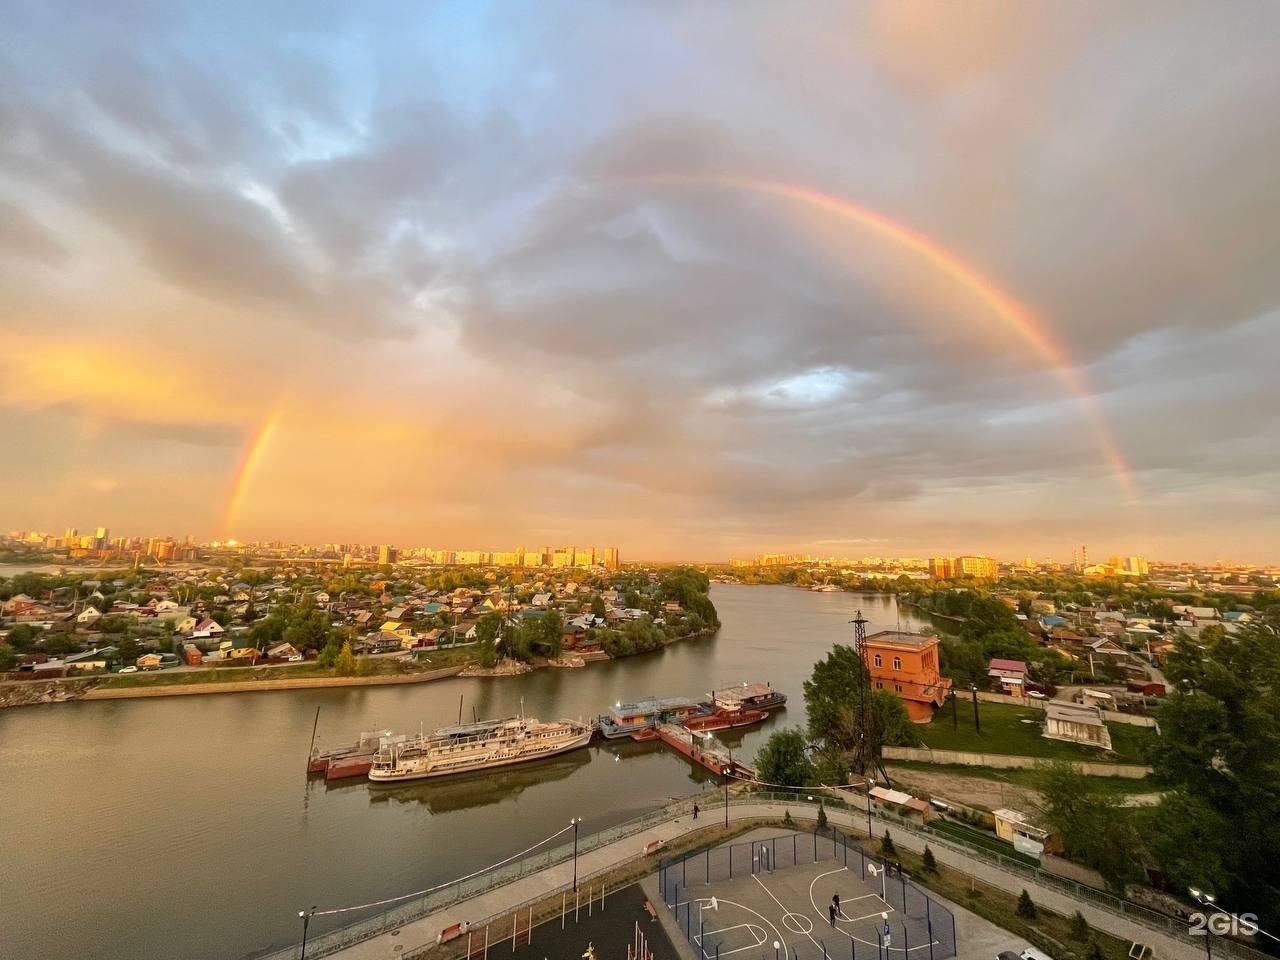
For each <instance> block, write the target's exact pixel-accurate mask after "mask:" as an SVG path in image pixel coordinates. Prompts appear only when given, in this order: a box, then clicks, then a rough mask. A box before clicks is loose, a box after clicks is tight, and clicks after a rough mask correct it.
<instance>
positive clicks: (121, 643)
mask: <svg viewBox="0 0 1280 960" xmlns="http://www.w3.org/2000/svg"><path fill="white" fill-rule="evenodd" d="M115 648H116V650H118V651H119V652H120V662H121V663H122V664H124V665H125V666H128V665H129V664H131V663H134V662H135V661H136V660H137V659H138V657H139V656H141V655H142V645H141V644H140V643H138V641H137V640H135V639H133V637H131V636H129V635H128V634H127V633H126V634H125V635H124V636H122V637H120V638H119V639H118V640H116V642H115Z"/></svg>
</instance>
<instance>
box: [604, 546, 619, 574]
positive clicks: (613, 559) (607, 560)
mask: <svg viewBox="0 0 1280 960" xmlns="http://www.w3.org/2000/svg"><path fill="white" fill-rule="evenodd" d="M618 566H619V560H618V548H617V547H605V548H604V567H605V569H606V570H617V569H618Z"/></svg>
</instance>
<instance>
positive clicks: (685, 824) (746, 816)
mask: <svg viewBox="0 0 1280 960" xmlns="http://www.w3.org/2000/svg"><path fill="white" fill-rule="evenodd" d="M788 809H790V810H791V811H792V812H793V814H794V815H799V816H805V815H806V814H811V813H812V805H810V804H806V803H798V804H791V805H789V806H788V805H786V804H782V803H760V802H752V801H747V800H745V799H744V800H743V801H741V802H737V803H734V804H733V805H732V806H731V807H730V820H731V821H740V820H757V819H766V818H781V817H782V815H783V813H784V812H785V811H786V810H788ZM717 814H718V816H717ZM723 818H724V808H723V807H719V808H716V807H712V808H711V809H709V810H704V811H703V813H702V816H701V817H699V820H698V822H697V823H696V824H695V823H694V822H693V820H692V818H691V817H690V816H689V815H688V814H681V815H678V816H676V817H674V818H673V819H671V820H666V821H663V822H661V823H659V824H656V825H654V826H652V827H648V828H645V829H643V830H641V831H640V832H638V833H636V834H634V835H632V836H630V837H624V838H622V839H620V840H617V841H614V842H613V843H610V844H606V845H604V846H601V847H598V848H596V849H594V850H591V851H590V852H588V853H583V854H581V855H580V856H579V857H578V886H579V889H580V890H583V891H584V892H583V896H584V897H585V888H586V887H587V886H588V885H590V884H591V883H592V882H593V880H594V878H595V877H596V876H598V875H600V874H603V873H607V872H609V871H611V870H613V869H614V868H616V867H619V866H621V865H623V864H625V863H627V862H629V861H631V860H634V859H636V858H637V857H639V856H641V855H642V853H643V852H644V849H645V847H646V845H647V844H650V843H651V842H653V841H661V842H662V843H664V844H665V843H670V842H671V841H673V840H675V839H677V838H679V837H683V836H685V835H687V834H689V833H692V832H694V831H696V830H699V829H701V828H702V827H704V826H707V825H712V824H716V823H723V822H724V819H723ZM827 818H828V820H829V821H830V822H831V823H832V824H833V825H834V826H837V827H840V828H842V829H844V830H846V831H847V832H849V833H851V834H853V833H857V834H861V833H863V832H865V831H866V823H867V821H866V817H865V815H858V814H851V813H848V812H846V811H843V810H832V809H830V808H828V810H827ZM885 829H886V825H885V824H884V823H882V822H880V821H878V820H877V821H875V822H874V824H873V835H874V836H875V837H879V836H881V835H883V833H884V832H885ZM888 830H889V831H890V832H891V833H892V834H893V841H894V843H895V844H896V845H898V846H900V847H903V848H904V849H907V850H911V851H914V852H920V851H922V850H923V849H924V846H925V841H926V838H925V837H923V836H920V835H917V834H913V833H910V832H908V831H907V830H906V829H905V828H903V827H901V826H898V825H896V824H889V825H888ZM930 845H931V847H932V849H933V853H934V856H935V857H936V858H937V860H938V862H939V863H945V864H947V865H948V866H951V867H954V868H956V869H957V870H960V871H962V872H964V873H966V874H968V875H970V876H973V877H976V878H977V879H979V880H982V881H984V882H986V883H988V884H990V885H991V886H993V887H997V888H999V889H1001V890H1005V891H1008V892H1009V893H1012V894H1014V895H1017V894H1018V893H1019V892H1020V891H1021V890H1022V889H1024V888H1025V889H1026V890H1027V891H1028V892H1029V893H1030V894H1031V898H1032V899H1033V900H1034V901H1035V902H1036V903H1037V904H1039V905H1041V906H1044V907H1047V908H1048V909H1050V910H1054V911H1057V912H1058V913H1062V914H1065V915H1067V916H1070V915H1071V914H1072V913H1074V912H1075V911H1077V910H1079V911H1080V912H1081V913H1082V914H1084V917H1085V919H1086V920H1088V921H1089V925H1090V926H1092V927H1095V928H1097V929H1099V930H1104V931H1106V932H1107V933H1110V934H1112V935H1113V936H1116V937H1119V938H1121V939H1122V940H1125V941H1137V942H1139V943H1144V944H1146V945H1148V946H1149V947H1150V948H1151V950H1152V953H1151V956H1153V957H1154V958H1156V960H1203V953H1204V951H1203V948H1202V947H1201V946H1200V945H1198V944H1193V943H1190V942H1187V941H1183V940H1179V939H1177V938H1175V937H1172V936H1169V935H1168V934H1164V933H1160V932H1159V931H1156V930H1152V929H1151V928H1149V927H1147V926H1144V925H1143V924H1141V923H1138V922H1136V921H1133V920H1129V919H1127V918H1125V917H1122V916H1119V915H1117V914H1114V913H1111V912H1110V911H1108V910H1104V909H1102V908H1101V907H1097V906H1094V905H1092V904H1090V903H1088V902H1085V901H1079V900H1075V899H1073V898H1072V897H1071V896H1069V895H1068V894H1066V893H1063V892H1061V891H1059V890H1056V889H1052V888H1050V887H1045V886H1041V885H1040V884H1038V883H1036V882H1034V881H1033V880H1031V879H1029V878H1027V877H1024V876H1022V875H1021V874H1017V873H1014V872H1012V871H1006V870H1004V869H1002V868H1000V867H998V866H995V865H993V864H989V863H986V862H984V861H982V860H976V859H971V858H970V857H968V856H966V855H965V854H963V853H960V852H959V851H956V850H953V849H951V848H949V847H947V846H945V845H943V842H942V841H941V840H937V839H932V840H931V844H930ZM572 883H573V863H572V861H569V862H565V863H561V864H558V865H556V866H553V867H548V868H547V869H546V870H543V871H541V872H539V873H534V874H530V875H528V876H525V877H520V878H519V879H516V880H513V881H512V882H511V883H508V884H505V885H503V886H501V887H496V888H494V889H492V890H489V891H487V892H485V893H482V894H479V895H478V896H475V897H472V898H470V899H469V900H465V901H463V902H461V903H456V904H453V905H452V906H449V907H445V908H443V909H441V910H439V911H437V912H435V913H432V914H429V915H427V916H425V917H423V918H421V919H418V920H414V921H411V922H409V923H407V924H405V925H404V926H402V927H399V928H397V929H395V930H392V931H388V932H386V933H381V934H378V935H377V936H374V937H371V938H369V939H368V940H364V941H362V942H360V943H356V944H353V945H351V946H349V947H346V948H344V949H341V950H337V951H334V952H332V953H327V954H321V953H319V952H316V953H314V954H313V953H312V948H311V947H309V948H308V950H307V954H308V956H317V957H319V956H338V957H342V958H343V960H398V958H402V957H404V956H406V955H408V956H411V955H412V954H413V953H414V952H415V951H417V950H421V949H423V948H425V947H429V946H431V945H433V944H435V942H436V937H437V935H438V934H439V933H440V931H441V930H443V929H445V928H446V927H449V926H451V925H452V924H455V923H461V922H468V923H470V924H471V925H472V926H473V927H479V926H481V925H482V924H483V922H484V921H485V920H488V919H490V918H495V917H498V916H500V915H501V914H503V913H505V912H506V911H508V910H510V909H511V908H512V907H514V906H516V905H517V904H521V903H525V902H526V901H531V900H535V899H542V898H546V897H551V896H554V895H558V894H561V893H562V892H565V891H569V890H570V889H571V887H572ZM568 896H569V903H570V904H572V893H569V894H568ZM958 916H959V914H957V917H958ZM958 932H962V931H958ZM316 946H319V944H316ZM959 946H960V955H961V956H962V957H966V956H971V955H972V954H971V953H970V951H969V950H968V949H966V946H965V944H964V943H963V942H962V943H961V944H960V945H959Z"/></svg>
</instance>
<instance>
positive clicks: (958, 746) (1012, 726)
mask: <svg viewBox="0 0 1280 960" xmlns="http://www.w3.org/2000/svg"><path fill="white" fill-rule="evenodd" d="M953 709H954V710H955V713H954V720H953V713H952V711H953ZM978 711H979V720H980V726H981V732H979V730H978V729H977V727H975V725H974V720H973V704H972V703H969V702H961V701H957V702H956V703H954V704H952V705H949V706H946V707H944V708H943V709H942V710H940V711H938V714H937V715H936V716H935V717H934V719H933V722H932V723H930V724H928V725H927V726H924V727H922V728H921V729H920V734H921V736H922V738H923V739H924V743H925V746H928V747H932V748H933V749H935V750H963V751H967V752H973V753H1001V754H1009V755H1014V756H1023V757H1043V758H1045V759H1046V760H1097V761H1101V762H1107V761H1113V762H1117V763H1145V762H1146V749H1147V747H1148V745H1150V744H1151V743H1153V742H1154V741H1155V738H1156V734H1155V731H1154V730H1151V729H1150V728H1148V727H1135V726H1130V725H1128V724H1119V723H1111V724H1108V725H1107V727H1108V729H1109V730H1110V731H1111V746H1112V751H1113V752H1112V753H1103V752H1102V751H1101V750H1099V749H1097V748H1096V747H1085V746H1082V745H1080V744H1075V743H1064V742H1063V741H1061V740H1048V739H1046V738H1045V737H1043V736H1041V733H1040V729H1041V728H1040V721H1041V720H1042V719H1043V717H1044V712H1043V711H1041V710H1035V709H1030V708H1025V707H1018V706H1014V705H1012V704H1004V703H982V702H979V704H978ZM953 724H954V728H953Z"/></svg>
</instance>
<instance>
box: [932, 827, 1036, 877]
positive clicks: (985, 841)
mask: <svg viewBox="0 0 1280 960" xmlns="http://www.w3.org/2000/svg"><path fill="white" fill-rule="evenodd" d="M929 829H930V830H932V831H934V832H935V833H940V834H942V835H943V836H944V837H950V838H951V839H952V840H958V841H960V842H961V843H967V844H969V845H970V846H972V847H982V848H983V849H984V850H990V851H991V852H992V853H998V854H1000V856H1002V857H1008V858H1009V859H1010V860H1017V861H1019V862H1021V863H1025V864H1026V865H1027V866H1029V867H1038V866H1040V861H1039V860H1037V859H1036V858H1035V857H1029V856H1027V855H1026V854H1025V853H1019V852H1018V851H1017V850H1015V849H1013V845H1012V844H1009V843H1005V842H1004V841H1003V840H1001V839H1000V838H999V837H997V836H996V835H995V834H993V833H987V832H986V831H985V830H978V829H976V828H974V827H967V826H965V825H964V824H963V823H954V822H953V821H951V820H935V821H934V822H933V823H931V824H929Z"/></svg>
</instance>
